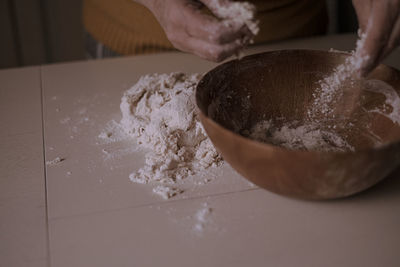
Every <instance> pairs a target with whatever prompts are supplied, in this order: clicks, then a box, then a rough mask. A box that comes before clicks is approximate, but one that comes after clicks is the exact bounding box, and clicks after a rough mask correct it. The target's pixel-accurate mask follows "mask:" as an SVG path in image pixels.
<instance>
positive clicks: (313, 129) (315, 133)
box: [249, 120, 354, 152]
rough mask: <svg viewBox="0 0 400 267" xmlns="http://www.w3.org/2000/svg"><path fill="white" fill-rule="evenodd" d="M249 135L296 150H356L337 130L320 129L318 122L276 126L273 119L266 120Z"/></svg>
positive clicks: (264, 141)
mask: <svg viewBox="0 0 400 267" xmlns="http://www.w3.org/2000/svg"><path fill="white" fill-rule="evenodd" d="M249 137H250V138H251V139H254V140H257V141H259V142H263V143H268V144H272V145H277V146H281V147H285V148H288V149H295V150H316V151H331V152H336V151H353V150H354V148H353V147H352V146H350V145H349V144H348V143H347V142H346V141H345V140H344V139H343V138H341V137H340V136H339V135H337V134H336V133H335V132H333V131H328V130H323V129H320V126H318V125H316V124H299V123H298V122H293V123H286V124H284V125H283V126H282V127H276V126H275V125H274V124H273V123H272V121H271V120H265V121H261V122H259V123H257V124H256V125H254V126H253V127H252V128H251V130H250V134H249Z"/></svg>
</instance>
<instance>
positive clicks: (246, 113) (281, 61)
mask: <svg viewBox="0 0 400 267" xmlns="http://www.w3.org/2000/svg"><path fill="white" fill-rule="evenodd" d="M347 56H348V54H345V53H338V52H324V51H311V50H284V51H273V52H266V53H262V54H256V55H252V56H248V57H245V58H243V59H241V60H240V61H238V60H234V61H230V62H227V63H225V64H222V65H220V66H218V67H216V68H215V69H213V70H212V71H210V72H209V73H207V74H206V75H205V76H204V77H203V79H202V80H201V81H200V83H199V85H198V87H197V91H196V101H197V105H198V107H199V109H200V110H201V112H202V113H203V114H204V115H205V116H207V117H209V118H211V119H212V120H214V121H215V122H217V123H218V124H219V125H221V126H223V127H224V128H226V129H228V130H231V131H233V132H235V133H237V134H240V135H243V136H246V134H247V132H248V131H249V129H251V127H253V126H254V125H255V124H256V123H258V122H260V121H263V120H271V121H272V122H273V123H274V125H276V126H278V127H279V126H280V125H282V124H283V123H285V122H298V123H300V124H301V123H304V122H306V121H307V120H309V115H308V111H309V110H310V107H311V105H312V104H313V101H314V97H313V93H314V92H315V90H316V88H317V85H316V84H317V82H318V81H319V80H320V79H322V78H323V77H325V76H326V75H328V74H330V73H331V72H332V70H333V69H334V67H335V66H337V65H338V64H340V63H343V62H344V60H345V58H346V57H347ZM368 79H374V80H381V81H384V82H385V83H387V84H388V85H390V86H392V87H393V88H394V89H395V91H396V92H397V93H398V94H399V91H400V74H399V72H398V71H397V70H395V69H393V68H390V67H387V66H384V65H380V66H379V67H378V68H376V69H375V70H374V71H373V72H372V73H371V74H370V75H369V77H368ZM364 86H365V85H364V84H358V83H357V84H353V85H351V86H350V85H348V87H353V88H347V89H350V90H346V94H347V95H345V97H343V101H341V102H340V103H339V105H341V106H339V107H336V109H337V110H339V113H340V114H336V115H337V116H336V118H337V119H335V120H326V119H325V118H323V117H322V116H320V115H316V116H317V117H316V118H317V121H318V124H319V126H320V127H321V128H327V129H328V128H329V129H332V127H334V128H335V129H336V130H335V131H336V133H337V134H338V135H339V136H340V137H342V138H343V139H344V140H346V141H347V142H348V143H349V144H350V145H351V146H353V147H354V149H355V150H356V151H357V150H364V149H368V148H371V147H376V146H378V145H384V144H387V143H392V142H398V141H399V140H400V126H399V124H398V123H395V122H393V121H392V120H391V119H389V118H388V116H387V114H389V113H393V112H394V113H393V114H394V115H395V116H396V114H395V113H396V112H398V111H396V110H393V107H391V106H390V105H387V103H386V97H385V95H384V94H382V93H379V92H373V91H371V90H364V88H363V87H364ZM398 104H399V105H400V103H398ZM397 108H398V109H400V107H399V106H397ZM377 111H378V112H377ZM393 114H392V115H393ZM399 119H400V118H399ZM337 126H339V127H337Z"/></svg>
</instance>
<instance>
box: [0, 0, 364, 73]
mask: <svg viewBox="0 0 400 267" xmlns="http://www.w3.org/2000/svg"><path fill="white" fill-rule="evenodd" d="M110 1H112V0H110ZM127 1H130V0H127ZM326 1H327V4H328V12H329V18H330V22H329V26H328V34H337V33H346V32H356V30H357V19H356V15H355V12H354V9H353V7H352V5H351V0H326ZM0 34H1V41H0V68H12V67H22V66H29V65H39V64H46V63H57V62H65V61H75V60H85V59H87V58H88V57H87V56H86V54H85V34H84V28H83V24H82V0H0Z"/></svg>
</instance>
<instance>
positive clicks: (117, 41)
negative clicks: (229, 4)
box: [83, 0, 327, 55]
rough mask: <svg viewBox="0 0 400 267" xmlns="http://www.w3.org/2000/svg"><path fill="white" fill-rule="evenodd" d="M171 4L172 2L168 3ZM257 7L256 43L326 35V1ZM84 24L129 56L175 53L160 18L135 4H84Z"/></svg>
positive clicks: (273, 1) (271, 1) (293, 0)
mask: <svg viewBox="0 0 400 267" xmlns="http://www.w3.org/2000/svg"><path fill="white" fill-rule="evenodd" d="M165 1H168V0H165ZM249 2H252V3H253V4H255V5H256V7H257V19H258V20H259V21H260V32H259V34H258V35H257V36H256V39H255V43H265V42H269V41H275V40H282V39H287V38H293V37H302V36H310V35H316V34H322V33H324V32H325V30H326V25H327V14H326V7H325V1H321V0H250V1H249ZM83 23H84V26H85V28H86V31H88V32H89V33H90V34H91V35H92V36H93V37H94V38H95V39H96V40H98V41H99V42H101V43H103V44H104V45H106V46H107V47H109V48H110V49H112V50H113V51H115V52H117V53H119V54H123V55H128V54H144V53H154V52H160V51H166V50H172V49H173V46H172V45H171V43H170V42H169V41H168V39H167V37H166V35H165V33H164V31H163V30H162V28H161V26H160V25H159V24H158V22H157V20H156V18H155V17H154V16H153V15H152V13H151V12H150V11H149V10H148V9H147V8H146V7H144V6H142V5H140V4H137V3H135V2H133V1H132V0H84V1H83Z"/></svg>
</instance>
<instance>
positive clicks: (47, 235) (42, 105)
mask: <svg viewBox="0 0 400 267" xmlns="http://www.w3.org/2000/svg"><path fill="white" fill-rule="evenodd" d="M42 70H43V66H40V67H39V78H40V109H41V123H42V153H43V174H44V192H45V195H44V197H45V203H46V209H45V211H46V239H47V242H46V245H47V258H46V260H47V266H48V267H51V263H50V229H49V205H48V204H49V203H48V193H47V167H46V143H45V142H46V138H45V122H44V121H45V120H44V88H43V87H44V86H43V72H42Z"/></svg>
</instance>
